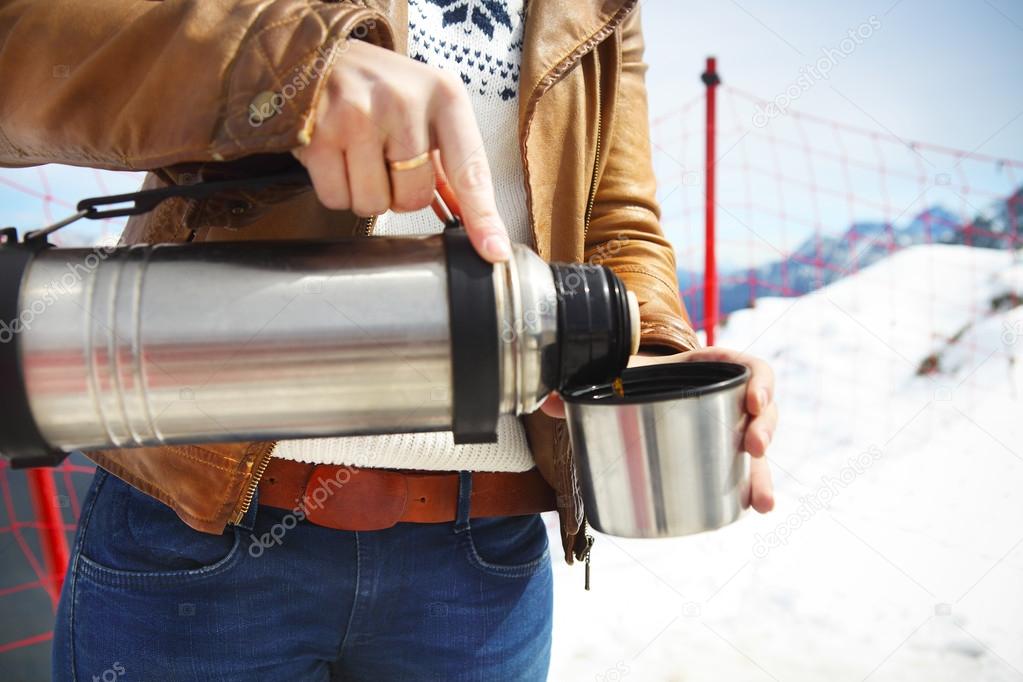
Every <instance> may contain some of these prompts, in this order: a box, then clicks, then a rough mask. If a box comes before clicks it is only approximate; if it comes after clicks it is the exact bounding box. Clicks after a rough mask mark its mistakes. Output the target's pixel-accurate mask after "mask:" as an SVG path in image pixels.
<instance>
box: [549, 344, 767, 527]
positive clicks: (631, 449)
mask: <svg viewBox="0 0 1023 682" xmlns="http://www.w3.org/2000/svg"><path fill="white" fill-rule="evenodd" d="M749 378H750V371H749V369H748V368H747V367H745V366H744V365H739V364H734V363H728V362H679V363H673V364H662V365H650V366H645V367H634V368H631V369H627V370H625V371H624V372H623V373H622V376H621V381H622V383H621V387H620V388H621V391H620V392H619V391H616V390H615V388H614V386H613V385H612V384H603V385H599V386H587V387H585V388H578V389H575V390H571V391H565V392H564V393H563V396H562V397H563V398H564V401H565V406H566V415H567V419H568V426H569V430H570V435H571V439H572V448H573V450H574V453H575V460H576V466H577V469H578V472H579V477H580V481H581V484H582V491H583V501H584V503H585V505H586V515H587V517H588V518H589V520H590V523H591V524H592V525H593V527H594V528H596V529H597V530H599V531H601V532H602V533H607V534H608V535H617V536H620V537H628V538H664V537H675V536H680V535H690V534H692V533H700V532H703V531H707V530H714V529H717V528H721V527H722V526H725V525H728V524H729V523H732V522H733V521H735V520H736V519H737V518H739V516H740V514H741V513H742V511H743V510H744V509H746V508H747V507H748V506H749V498H750V483H749V455H748V454H747V453H745V452H744V451H743V447H742V438H743V433H744V430H745V426H746V422H747V419H748V416H747V413H746V407H745V405H746V400H745V396H746V385H747V383H748V382H749Z"/></svg>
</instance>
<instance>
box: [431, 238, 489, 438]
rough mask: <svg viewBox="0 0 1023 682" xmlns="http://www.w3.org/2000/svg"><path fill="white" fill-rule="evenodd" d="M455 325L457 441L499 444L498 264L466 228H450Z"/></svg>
mask: <svg viewBox="0 0 1023 682" xmlns="http://www.w3.org/2000/svg"><path fill="white" fill-rule="evenodd" d="M444 251H445V255H446V259H447V272H448V315H449V318H450V328H451V390H452V396H451V397H452V401H451V404H452V410H453V414H452V422H451V431H452V433H453V435H454V441H455V444H456V445H461V444H465V443H496V442H497V419H498V416H499V414H500V410H501V367H500V356H499V348H498V337H499V333H498V332H499V330H498V327H497V301H496V298H495V294H494V278H493V273H494V266H493V265H492V264H490V263H488V262H487V261H485V260H483V259H482V258H481V257H480V256H479V254H477V253H476V250H475V249H474V248H473V246H472V243H471V242H470V241H469V236H468V235H467V234H466V232H465V230H463V229H458V228H456V229H446V230H444Z"/></svg>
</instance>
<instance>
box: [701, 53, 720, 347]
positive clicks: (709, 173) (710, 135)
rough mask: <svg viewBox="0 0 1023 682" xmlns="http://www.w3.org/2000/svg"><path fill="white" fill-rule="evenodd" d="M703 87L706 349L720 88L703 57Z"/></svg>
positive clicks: (711, 322) (712, 300)
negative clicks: (718, 88)
mask: <svg viewBox="0 0 1023 682" xmlns="http://www.w3.org/2000/svg"><path fill="white" fill-rule="evenodd" d="M700 80H702V81H703V84H704V85H705V86H707V97H706V101H707V125H706V130H707V138H706V140H707V141H706V150H707V158H706V160H705V162H704V176H705V177H704V188H705V190H706V196H705V198H704V202H705V205H704V214H703V220H704V229H705V237H704V240H705V244H704V265H703V329H704V331H705V332H706V334H707V345H708V346H713V345H714V328H715V326H717V322H718V272H717V253H716V244H715V238H714V215H715V208H716V204H715V196H714V176H715V175H716V170H715V168H714V163H715V156H716V153H715V151H714V142H715V137H716V132H717V131H716V130H715V118H716V104H717V102H716V101H715V100H716V93H717V86H718V85H720V84H721V78H720V77H719V76H718V72H717V59H715V58H714V57H707V68H706V70H705V71H704V72H703V75H702V76H701V77H700Z"/></svg>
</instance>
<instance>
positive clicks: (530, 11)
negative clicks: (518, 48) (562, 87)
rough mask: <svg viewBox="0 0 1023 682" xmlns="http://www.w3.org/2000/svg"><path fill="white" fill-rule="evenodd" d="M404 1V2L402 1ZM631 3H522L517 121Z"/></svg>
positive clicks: (555, 0) (613, 0) (576, 0)
mask: <svg viewBox="0 0 1023 682" xmlns="http://www.w3.org/2000/svg"><path fill="white" fill-rule="evenodd" d="M402 1H406V0H402ZM632 4H635V0H572V1H569V2H565V1H564V0H526V28H525V39H524V42H523V46H522V66H521V68H520V71H519V122H520V125H521V124H522V123H523V122H524V120H523V119H524V118H525V115H526V112H527V110H528V106H529V103H530V100H532V99H533V98H535V97H538V96H539V95H541V94H543V92H544V91H545V90H546V89H547V87H549V85H550V83H549V82H548V81H552V78H553V79H556V77H557V76H558V75H560V74H558V73H557V71H558V67H559V65H561V64H563V63H564V62H566V61H567V60H569V58H570V57H571V56H572V55H573V53H574V52H575V51H576V50H577V49H579V48H580V47H582V46H584V45H585V44H586V43H587V41H589V40H590V39H591V38H592V37H593V36H594V35H595V34H597V33H598V32H599V31H600V30H601V29H602V28H603V27H604V26H606V25H607V24H608V23H609V22H610V21H611V20H612V19H613V18H614V16H615V15H616V14H617V13H618V12H619V11H621V10H622V9H623V8H624V7H626V6H628V5H632Z"/></svg>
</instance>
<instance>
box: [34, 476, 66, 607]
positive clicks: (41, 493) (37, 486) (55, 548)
mask: <svg viewBox="0 0 1023 682" xmlns="http://www.w3.org/2000/svg"><path fill="white" fill-rule="evenodd" d="M28 487H29V492H30V494H31V497H32V507H33V509H34V511H35V516H36V519H37V521H38V523H39V539H40V543H39V544H40V545H41V546H42V550H43V565H44V566H45V567H46V576H45V577H44V581H43V582H44V584H45V586H46V590H47V591H48V592H49V593H50V598H51V599H52V600H53V603H54V604H56V603H57V599H58V598H59V597H60V588H61V585H62V584H63V583H64V572H65V571H66V570H67V562H68V543H67V535H65V533H64V515H63V513H62V511H61V507H60V504H59V502H58V498H57V486H56V484H55V483H54V481H53V471H52V470H51V469H43V468H34V469H29V470H28Z"/></svg>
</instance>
